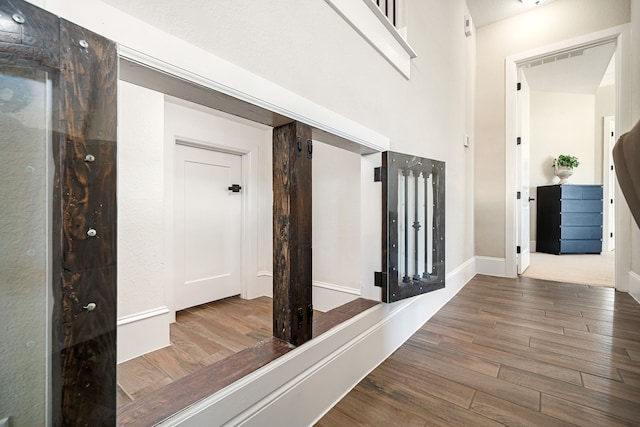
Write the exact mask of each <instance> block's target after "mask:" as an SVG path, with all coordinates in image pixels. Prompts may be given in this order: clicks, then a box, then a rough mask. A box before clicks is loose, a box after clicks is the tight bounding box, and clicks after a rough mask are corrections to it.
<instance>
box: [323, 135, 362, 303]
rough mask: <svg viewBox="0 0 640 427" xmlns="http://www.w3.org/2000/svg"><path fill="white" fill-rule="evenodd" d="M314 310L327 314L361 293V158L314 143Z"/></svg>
mask: <svg viewBox="0 0 640 427" xmlns="http://www.w3.org/2000/svg"><path fill="white" fill-rule="evenodd" d="M312 172H313V176H312V179H313V181H312V187H313V188H312V191H313V217H312V224H313V226H312V236H313V242H312V247H313V284H314V287H313V295H312V297H313V298H312V299H313V307H314V308H315V309H317V310H320V311H327V310H330V309H332V308H335V307H337V306H339V305H342V304H344V303H346V302H349V301H351V300H353V299H355V298H358V297H359V296H360V294H361V291H360V270H361V268H360V261H361V253H360V249H361V248H360V239H361V237H360V193H361V190H360V155H358V154H355V153H351V152H349V151H345V150H341V149H339V148H336V147H332V146H330V145H327V144H323V143H321V142H314V144H313V169H312Z"/></svg>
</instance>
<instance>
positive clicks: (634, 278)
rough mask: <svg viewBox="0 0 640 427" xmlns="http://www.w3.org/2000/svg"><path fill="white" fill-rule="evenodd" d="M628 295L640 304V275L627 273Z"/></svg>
mask: <svg viewBox="0 0 640 427" xmlns="http://www.w3.org/2000/svg"><path fill="white" fill-rule="evenodd" d="M629 295H631V296H632V297H633V299H635V300H636V301H638V303H640V275H639V274H637V273H635V272H633V271H630V272H629Z"/></svg>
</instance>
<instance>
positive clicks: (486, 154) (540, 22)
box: [475, 0, 629, 259]
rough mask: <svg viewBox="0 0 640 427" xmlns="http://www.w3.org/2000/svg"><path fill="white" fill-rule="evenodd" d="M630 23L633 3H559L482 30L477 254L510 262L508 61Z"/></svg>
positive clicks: (585, 0) (602, 0)
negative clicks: (507, 247) (507, 239)
mask: <svg viewBox="0 0 640 427" xmlns="http://www.w3.org/2000/svg"><path fill="white" fill-rule="evenodd" d="M626 22H629V0H556V1H554V2H552V3H549V4H547V5H543V6H541V7H538V8H534V9H532V10H531V11H530V12H527V13H524V14H521V15H517V16H514V17H512V18H509V19H505V20H503V21H499V22H496V23H494V24H491V25H488V26H485V27H482V28H480V29H478V31H477V36H478V68H477V70H478V75H477V88H478V91H477V94H476V122H475V123H476V125H475V126H476V128H475V139H476V150H475V168H476V169H475V185H476V187H475V188H476V199H475V212H476V215H475V230H476V245H475V248H476V254H477V255H481V256H488V257H496V258H500V259H502V258H505V256H506V253H505V232H506V231H505V221H506V218H505V192H506V188H505V182H506V176H505V172H504V171H505V102H504V100H505V77H504V76H505V58H506V57H507V56H510V55H514V54H518V53H521V52H525V51H528V50H531V49H534V48H537V47H541V46H545V45H549V44H552V43H556V42H560V41H563V40H568V39H571V38H574V37H578V36H581V35H584V34H588V33H592V32H595V31H598V30H603V29H606V28H610V27H614V26H617V25H620V24H623V23H626Z"/></svg>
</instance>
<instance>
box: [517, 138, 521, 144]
mask: <svg viewBox="0 0 640 427" xmlns="http://www.w3.org/2000/svg"><path fill="white" fill-rule="evenodd" d="M520 144H522V138H521V137H517V138H516V145H520Z"/></svg>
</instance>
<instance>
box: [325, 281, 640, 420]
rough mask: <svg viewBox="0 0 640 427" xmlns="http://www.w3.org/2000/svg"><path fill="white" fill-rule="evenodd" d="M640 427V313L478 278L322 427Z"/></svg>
mask: <svg viewBox="0 0 640 427" xmlns="http://www.w3.org/2000/svg"><path fill="white" fill-rule="evenodd" d="M353 425H366V426H390V425H394V426H396V425H397V426H414V425H415V426H447V427H451V426H498V425H510V426H516V425H517V426H527V425H529V426H566V425H579V426H630V425H635V426H638V425H640V305H638V303H637V302H636V301H634V300H633V299H632V298H631V297H630V296H629V295H628V294H625V293H620V292H615V291H614V290H613V289H607V288H602V287H590V286H585V285H574V284H567V283H558V282H550V281H544V280H538V279H529V278H520V279H503V278H495V277H489V276H481V275H478V276H476V277H475V278H474V279H472V281H471V282H469V284H467V286H465V288H463V289H462V290H461V291H460V293H459V294H458V295H457V296H455V297H454V298H453V299H452V300H451V301H450V302H449V303H447V304H446V305H445V306H444V307H443V308H442V309H441V310H440V311H438V313H436V315H434V316H433V317H432V318H431V319H430V320H429V321H428V322H427V323H425V324H424V326H423V327H422V328H420V330H418V332H416V333H415V334H414V335H413V336H412V337H411V338H410V339H409V340H408V341H407V342H406V343H405V344H403V345H402V346H401V347H400V348H399V349H398V350H397V351H396V352H395V353H393V355H392V356H390V357H389V358H388V359H387V360H386V361H384V362H383V363H382V364H381V365H380V366H379V367H377V368H376V369H375V370H374V371H373V372H371V373H370V374H369V375H368V376H367V377H366V378H365V379H364V380H362V381H361V382H360V383H359V384H358V385H357V386H356V387H355V388H354V389H353V390H352V391H351V392H349V393H348V394H347V395H346V396H345V397H344V398H343V399H342V400H341V401H340V402H339V403H338V404H337V405H336V406H335V407H334V408H333V409H332V410H330V411H329V412H328V413H327V414H326V415H325V416H324V417H323V418H322V419H321V420H320V421H319V422H318V423H317V426H319V427H323V426H331V427H335V426H353Z"/></svg>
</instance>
